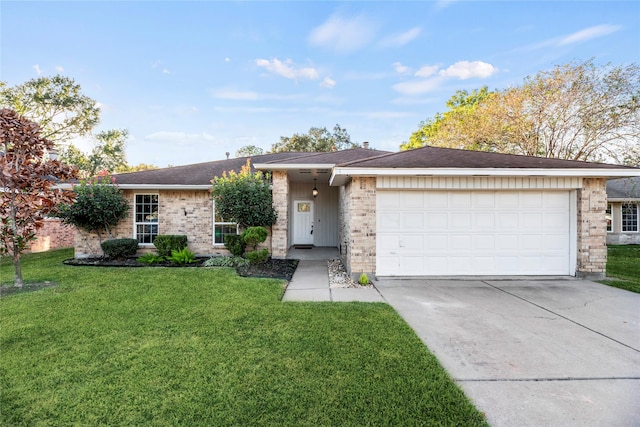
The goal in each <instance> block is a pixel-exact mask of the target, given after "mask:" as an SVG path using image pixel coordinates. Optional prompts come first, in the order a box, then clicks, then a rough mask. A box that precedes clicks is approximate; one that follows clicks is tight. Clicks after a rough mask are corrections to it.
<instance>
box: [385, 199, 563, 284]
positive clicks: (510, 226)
mask: <svg viewBox="0 0 640 427" xmlns="http://www.w3.org/2000/svg"><path fill="white" fill-rule="evenodd" d="M569 206H570V197H569V192H568V191H477V192H472V191H430V190H427V191H413V190H412V191H391V190H389V191H385V190H381V191H379V192H378V203H377V208H378V214H377V215H378V216H377V219H378V232H377V239H376V241H377V267H376V268H377V274H379V275H382V276H384V275H473V274H486V275H507V274H509V275H517V274H570V272H569V267H570V262H569V252H570V243H569V242H570V220H569V218H570V216H569V211H570V207H569Z"/></svg>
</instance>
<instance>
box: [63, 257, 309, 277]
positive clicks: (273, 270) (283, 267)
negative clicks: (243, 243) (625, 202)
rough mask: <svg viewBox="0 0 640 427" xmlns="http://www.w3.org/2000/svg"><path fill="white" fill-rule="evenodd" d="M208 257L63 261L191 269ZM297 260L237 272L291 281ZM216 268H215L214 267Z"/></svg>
mask: <svg viewBox="0 0 640 427" xmlns="http://www.w3.org/2000/svg"><path fill="white" fill-rule="evenodd" d="M208 259H209V258H208V257H204V258H197V262H194V263H191V264H175V263H173V262H170V261H165V262H160V263H156V264H144V263H141V262H138V260H137V259H136V258H126V259H109V258H80V259H76V258H70V259H66V260H64V261H62V263H63V264H66V265H73V266H91V267H175V268H189V267H202V266H203V264H204V262H205V261H206V260H208ZM298 262H299V261H298V260H297V259H272V258H270V259H269V260H268V261H267V262H265V263H263V264H251V265H248V266H246V267H238V268H237V269H236V270H237V272H238V275H240V276H243V277H263V278H268V279H284V280H291V278H292V277H293V273H294V272H295V271H296V268H298ZM212 268H214V267H212Z"/></svg>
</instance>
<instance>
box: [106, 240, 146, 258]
mask: <svg viewBox="0 0 640 427" xmlns="http://www.w3.org/2000/svg"><path fill="white" fill-rule="evenodd" d="M100 247H101V248H102V250H103V251H104V253H105V255H106V256H108V257H109V258H126V257H130V256H134V255H135V254H136V252H137V251H138V241H137V240H136V239H112V240H105V241H104V242H102V243H100Z"/></svg>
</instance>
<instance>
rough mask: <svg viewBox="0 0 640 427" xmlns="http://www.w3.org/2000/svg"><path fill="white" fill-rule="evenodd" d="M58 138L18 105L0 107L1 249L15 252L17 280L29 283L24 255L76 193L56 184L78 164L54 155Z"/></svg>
mask: <svg viewBox="0 0 640 427" xmlns="http://www.w3.org/2000/svg"><path fill="white" fill-rule="evenodd" d="M53 148H54V143H53V142H52V141H50V140H48V139H46V138H43V137H42V134H41V130H40V127H39V126H38V125H37V124H36V123H34V122H32V121H29V120H27V119H26V118H24V117H22V116H20V115H19V114H18V113H16V112H15V111H13V110H10V109H7V108H3V109H1V110H0V151H1V153H0V168H1V171H2V173H1V175H0V202H1V204H0V212H1V213H2V215H1V222H0V255H7V254H8V255H10V256H12V258H13V265H14V268H15V279H14V286H16V287H21V286H22V285H23V279H22V268H21V266H20V255H21V254H22V252H23V251H24V250H25V249H26V248H27V246H28V243H29V242H30V241H32V240H34V239H35V238H36V233H37V231H38V229H40V228H41V227H42V225H43V220H44V218H45V217H47V216H48V215H51V214H53V213H55V212H56V209H57V206H58V204H60V203H65V202H71V201H72V200H73V193H72V192H69V191H63V190H60V189H54V188H53V187H54V186H55V184H56V182H57V181H58V180H69V179H73V178H75V177H76V175H77V170H76V168H75V167H72V166H68V165H64V164H62V163H61V162H60V161H58V160H50V159H49V158H48V157H49V152H50V151H51V150H53Z"/></svg>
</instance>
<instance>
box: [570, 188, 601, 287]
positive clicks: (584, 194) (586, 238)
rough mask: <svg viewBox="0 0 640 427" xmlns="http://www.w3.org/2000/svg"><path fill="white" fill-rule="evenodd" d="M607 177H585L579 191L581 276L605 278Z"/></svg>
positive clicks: (578, 263)
mask: <svg viewBox="0 0 640 427" xmlns="http://www.w3.org/2000/svg"><path fill="white" fill-rule="evenodd" d="M606 182H607V181H606V179H604V178H585V179H583V180H582V188H581V189H579V190H578V194H577V198H578V212H577V214H578V228H577V231H578V246H577V252H578V260H577V268H576V270H577V271H576V275H577V276H579V277H589V278H601V277H604V275H605V271H606V266H607V242H606V240H607V222H606V218H605V210H606V209H607V193H606Z"/></svg>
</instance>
